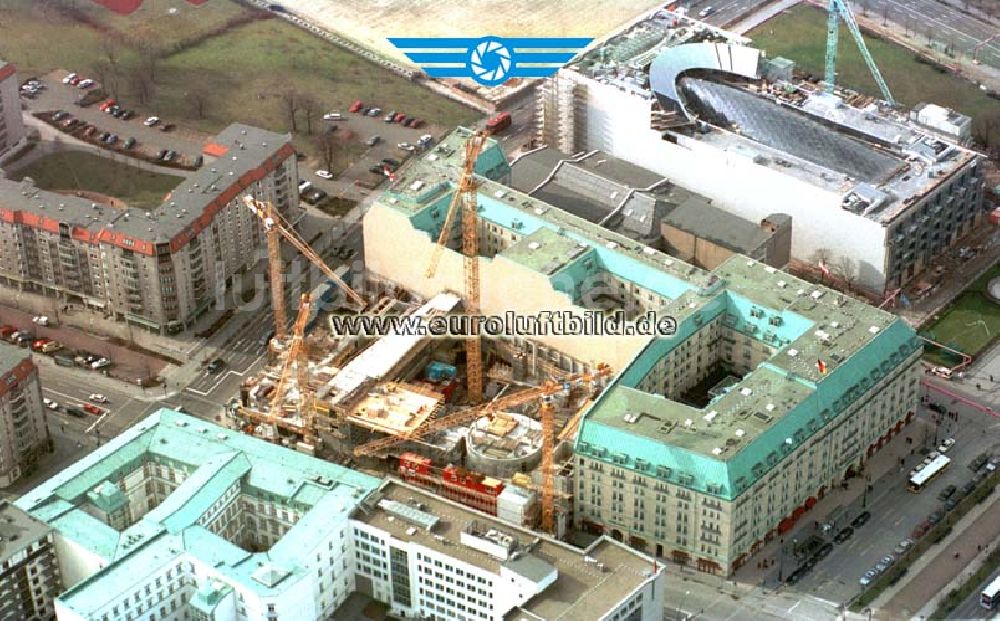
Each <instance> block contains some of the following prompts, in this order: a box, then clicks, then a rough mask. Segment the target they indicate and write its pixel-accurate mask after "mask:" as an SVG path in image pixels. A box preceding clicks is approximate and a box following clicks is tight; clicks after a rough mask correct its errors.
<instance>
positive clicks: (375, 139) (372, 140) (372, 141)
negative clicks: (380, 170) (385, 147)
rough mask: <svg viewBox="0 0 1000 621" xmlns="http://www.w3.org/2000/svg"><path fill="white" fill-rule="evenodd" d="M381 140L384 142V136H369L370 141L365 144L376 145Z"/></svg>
mask: <svg viewBox="0 0 1000 621" xmlns="http://www.w3.org/2000/svg"><path fill="white" fill-rule="evenodd" d="M380 142H382V137H381V136H379V135H377V134H376V135H375V136H372V137H371V138H369V139H368V142H366V143H365V144H367V145H368V146H369V147H374V146H375V145H377V144H378V143H380Z"/></svg>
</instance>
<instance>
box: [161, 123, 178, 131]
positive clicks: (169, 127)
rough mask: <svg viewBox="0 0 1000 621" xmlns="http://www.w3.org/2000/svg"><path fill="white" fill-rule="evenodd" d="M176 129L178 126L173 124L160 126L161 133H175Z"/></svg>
mask: <svg viewBox="0 0 1000 621" xmlns="http://www.w3.org/2000/svg"><path fill="white" fill-rule="evenodd" d="M175 127H177V126H176V125H174V124H173V123H164V124H163V125H160V131H161V132H172V131H174V128H175Z"/></svg>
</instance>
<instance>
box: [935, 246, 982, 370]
mask: <svg viewBox="0 0 1000 621" xmlns="http://www.w3.org/2000/svg"><path fill="white" fill-rule="evenodd" d="M998 276H1000V265H995V266H993V267H992V268H991V269H989V270H987V271H986V272H985V273H984V274H983V275H982V276H980V277H979V278H977V279H976V280H975V282H973V283H972V284H971V285H969V286H968V287H967V288H966V289H965V291H963V292H962V293H961V294H960V295H959V296H958V297H957V298H955V301H954V302H952V303H951V304H950V305H949V306H948V307H947V308H946V309H945V310H944V312H942V313H940V314H939V318H938V319H937V320H935V321H933V322H931V323H930V324H928V325H927V326H926V327H924V328H923V329H922V330H921V331H920V334H921V335H923V336H926V337H927V338H929V339H931V340H934V341H937V342H939V343H943V344H944V345H947V346H948V347H952V348H954V349H958V350H960V351H963V352H965V353H967V354H969V355H972V356H975V355H976V354H978V353H979V352H981V351H982V350H983V349H984V348H985V347H986V346H988V345H989V344H990V343H991V342H992V341H993V338H994V337H996V336H1000V304H997V303H996V302H994V301H992V300H991V299H990V298H989V297H988V296H987V295H986V286H987V285H988V284H989V282H990V280H992V279H994V278H996V277H998ZM980 322H982V323H980ZM927 357H928V358H929V359H931V360H934V361H936V362H942V363H954V362H955V361H956V360H953V359H954V358H957V357H956V356H954V355H950V354H947V352H944V353H943V355H942V353H939V352H937V351H933V350H932V349H930V348H929V349H928V351H927Z"/></svg>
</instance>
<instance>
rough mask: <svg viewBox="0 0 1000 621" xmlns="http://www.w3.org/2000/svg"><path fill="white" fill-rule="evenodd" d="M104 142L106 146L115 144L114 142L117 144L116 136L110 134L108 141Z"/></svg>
mask: <svg viewBox="0 0 1000 621" xmlns="http://www.w3.org/2000/svg"><path fill="white" fill-rule="evenodd" d="M104 142H106V143H108V144H115V143H116V142H118V134H111V135H110V136H108V139H107V140H105V141H104Z"/></svg>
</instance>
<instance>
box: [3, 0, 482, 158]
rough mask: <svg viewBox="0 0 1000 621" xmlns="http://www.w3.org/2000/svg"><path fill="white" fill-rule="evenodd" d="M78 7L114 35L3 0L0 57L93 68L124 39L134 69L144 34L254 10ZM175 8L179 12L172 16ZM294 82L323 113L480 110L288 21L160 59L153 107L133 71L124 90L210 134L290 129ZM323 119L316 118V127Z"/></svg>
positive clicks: (189, 29) (456, 119)
mask: <svg viewBox="0 0 1000 621" xmlns="http://www.w3.org/2000/svg"><path fill="white" fill-rule="evenodd" d="M75 6H76V7H77V9H79V10H81V11H84V12H85V14H86V15H87V17H88V19H92V20H95V21H97V22H99V27H100V28H101V29H104V30H105V32H106V33H110V34H105V32H101V31H99V30H98V29H97V28H95V27H91V26H88V25H86V24H81V23H80V22H79V21H77V20H75V19H74V18H72V17H71V16H68V15H67V14H65V13H64V12H61V11H59V10H57V9H55V8H53V6H52V5H49V4H43V3H37V2H34V1H32V0H0V32H2V33H3V34H2V36H0V58H3V59H4V60H7V61H10V62H13V63H14V64H15V65H16V66H18V68H19V72H20V74H21V75H23V76H25V77H27V76H28V75H42V74H45V73H47V72H49V71H52V70H54V69H66V70H75V71H77V72H78V73H81V74H84V75H86V74H88V73H90V72H91V68H93V67H94V66H95V65H96V64H98V63H102V62H104V61H106V60H107V58H108V48H109V44H108V43H107V41H108V40H117V41H118V43H117V44H116V45H114V46H112V47H114V52H113V53H114V55H115V57H116V62H118V64H119V65H120V66H122V67H129V66H132V65H133V64H135V63H138V62H139V60H138V59H139V53H138V51H137V49H136V48H135V47H134V46H135V45H136V41H143V42H144V44H147V43H148V44H152V45H155V46H156V47H157V48H158V49H162V50H173V49H175V47H176V46H177V45H178V44H180V43H182V42H184V41H191V40H194V39H197V38H198V37H200V36H203V35H204V34H206V33H209V32H213V31H215V30H216V29H218V28H220V27H222V26H224V25H225V24H226V23H228V22H229V21H230V20H232V19H234V18H237V17H239V16H240V15H248V14H249V13H248V9H246V8H243V7H242V6H241V5H239V4H237V3H236V2H233V1H232V0H212V2H208V3H206V4H204V5H201V6H198V7H195V6H192V5H190V4H188V3H186V2H175V1H172V0H147V1H146V3H145V4H144V5H143V6H142V8H140V9H139V10H138V11H136V12H135V13H133V14H132V15H129V16H120V15H117V14H114V13H112V12H111V11H108V10H106V9H103V8H101V7H100V6H98V5H96V4H93V3H91V2H90V1H89V0H76V2H75ZM170 7H175V8H177V9H178V12H177V13H176V14H170V13H169V12H168V8H170ZM136 33H139V35H141V36H137V34H136ZM290 90H294V91H296V92H297V93H300V94H304V95H308V96H310V97H311V98H312V99H314V100H315V101H316V102H317V104H318V108H319V109H320V110H319V112H320V114H322V111H324V110H335V109H340V110H343V109H345V108H346V107H347V106H348V105H349V104H350V103H351V102H352V101H354V100H355V99H359V98H360V99H365V100H375V101H378V102H379V103H380V104H381V105H382V107H384V108H386V109H390V108H394V109H397V110H403V111H405V112H406V113H407V114H408V115H411V116H414V115H415V116H418V117H420V118H423V119H425V120H426V121H427V122H428V124H431V125H437V126H440V127H445V128H448V127H453V126H455V125H458V124H469V123H472V122H474V121H475V120H476V119H478V118H479V116H480V115H479V114H478V113H476V112H475V111H473V110H471V109H469V108H466V107H464V106H462V105H460V104H458V103H456V102H454V101H451V100H449V99H446V98H444V97H442V96H440V95H437V94H435V93H433V92H432V91H430V90H428V89H426V88H424V87H423V86H420V85H419V84H415V83H413V82H410V81H408V80H406V79H404V78H402V77H400V76H397V75H396V74H394V73H392V72H390V71H388V70H386V69H384V68H382V67H379V66H378V65H375V64H372V63H369V62H367V61H365V60H362V59H361V58H359V57H357V56H355V55H354V54H352V53H350V52H347V51H345V50H343V49H341V48H339V47H336V46H334V45H333V44H331V43H328V42H326V41H324V40H322V39H319V38H317V37H315V36H313V35H311V34H309V33H307V32H305V31H303V30H301V29H299V28H297V27H295V26H293V25H291V24H289V23H287V22H285V21H284V20H281V19H267V20H264V21H256V22H251V23H249V24H244V25H241V26H236V27H234V28H232V29H229V30H227V31H226V32H224V33H222V34H217V35H214V36H211V37H209V38H207V39H205V40H203V41H200V42H198V43H197V44H195V45H192V46H188V47H186V48H185V49H183V50H181V51H179V52H174V53H169V54H167V55H166V56H164V57H163V58H162V59H161V60H160V61H159V63H158V65H157V69H156V84H155V88H154V92H153V94H152V99H151V101H150V102H149V103H148V104H147V105H145V106H143V105H139V102H138V101H137V97H136V93H135V92H134V89H132V88H131V84H130V82H129V80H127V79H124V78H123V79H122V80H120V88H119V93H118V94H119V98H120V99H121V100H123V101H124V102H126V103H127V105H128V106H129V107H133V108H136V109H137V111H139V112H140V113H150V114H158V115H159V116H162V117H165V118H171V119H178V123H179V124H180V125H183V126H185V127H188V128H191V129H196V130H201V131H204V132H208V133H211V132H216V131H219V130H220V129H222V128H223V127H225V126H226V125H228V124H229V123H231V122H235V121H240V122H245V123H251V124H254V125H258V126H260V127H264V128H266V129H271V130H274V131H281V132H285V131H288V130H289V127H288V123H287V119H286V115H285V114H284V112H283V107H282V104H281V96H282V94H284V93H287V92H289V91H290ZM193 93H198V94H200V97H201V98H203V99H204V101H205V104H204V106H203V110H202V111H201V113H199V112H198V111H197V110H196V107H195V106H194V104H193V103H192V101H193V99H192V94H193ZM299 117H300V120H301V119H302V115H301V114H300V115H299ZM303 125H304V123H303ZM321 125H322V123H316V122H314V129H315V128H316V127H319V126H321ZM295 142H296V146H297V147H298V148H299V149H301V150H303V151H306V152H309V153H314V152H315V150H314V149H313V148H312V147H311V146H310V142H311V137H309V136H305V135H301V134H299V135H297V136H296V141H295Z"/></svg>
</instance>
